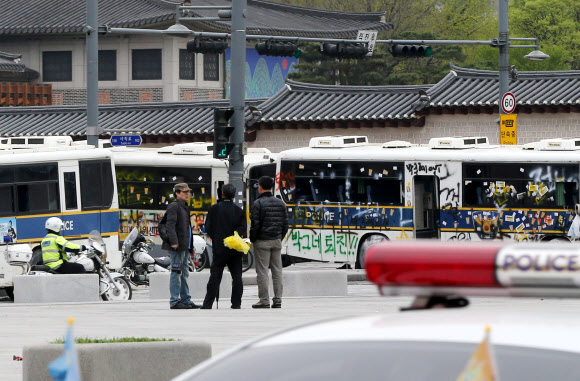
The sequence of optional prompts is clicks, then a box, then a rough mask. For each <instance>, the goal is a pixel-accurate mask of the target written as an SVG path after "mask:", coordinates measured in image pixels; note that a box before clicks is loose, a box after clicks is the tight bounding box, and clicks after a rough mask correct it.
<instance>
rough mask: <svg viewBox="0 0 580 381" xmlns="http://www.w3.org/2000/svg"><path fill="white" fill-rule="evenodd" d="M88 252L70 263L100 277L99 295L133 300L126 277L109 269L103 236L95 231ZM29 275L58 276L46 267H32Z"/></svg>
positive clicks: (73, 257) (75, 256)
mask: <svg viewBox="0 0 580 381" xmlns="http://www.w3.org/2000/svg"><path fill="white" fill-rule="evenodd" d="M88 240H89V244H88V246H87V250H86V251H84V252H79V253H78V254H76V255H71V256H70V259H69V260H70V262H74V263H79V264H81V265H83V267H84V268H85V271H86V272H87V273H96V274H98V275H99V293H100V295H101V298H102V299H103V300H131V297H132V296H133V290H132V289H131V285H130V284H129V281H128V280H127V278H125V276H124V275H123V274H121V273H118V272H111V271H109V269H107V266H106V263H107V248H106V246H105V243H104V242H103V239H102V237H101V234H100V233H99V232H98V231H96V230H93V231H91V232H90V233H89V237H88ZM27 274H28V275H50V274H55V275H58V273H57V272H55V271H53V270H52V269H50V267H48V266H46V265H33V266H30V267H29V269H28V272H27Z"/></svg>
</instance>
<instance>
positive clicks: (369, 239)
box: [355, 234, 387, 269]
mask: <svg viewBox="0 0 580 381" xmlns="http://www.w3.org/2000/svg"><path fill="white" fill-rule="evenodd" d="M386 240H387V237H385V236H384V235H382V234H369V235H367V236H365V237H364V238H363V239H362V243H361V244H360V245H359V247H358V255H357V257H356V264H355V268H357V269H364V268H365V257H366V255H367V250H368V249H369V247H371V246H372V245H376V244H377V243H380V242H383V241H386Z"/></svg>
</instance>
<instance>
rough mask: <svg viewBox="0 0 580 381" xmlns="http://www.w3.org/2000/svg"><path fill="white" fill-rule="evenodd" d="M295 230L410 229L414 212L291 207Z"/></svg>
mask: <svg viewBox="0 0 580 381" xmlns="http://www.w3.org/2000/svg"><path fill="white" fill-rule="evenodd" d="M288 219H289V224H290V226H292V227H312V226H314V227H325V228H343V229H346V228H351V229H375V230H383V229H387V228H398V227H411V226H412V216H411V210H410V209H405V208H402V207H381V206H369V205H360V206H352V205H348V206H344V205H342V204H340V203H333V204H331V205H329V204H311V203H307V202H306V203H299V204H298V205H296V206H295V207H289V208H288Z"/></svg>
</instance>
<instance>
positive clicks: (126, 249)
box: [123, 228, 139, 255]
mask: <svg viewBox="0 0 580 381" xmlns="http://www.w3.org/2000/svg"><path fill="white" fill-rule="evenodd" d="M138 236H139V230H137V228H133V230H131V233H129V234H128V235H127V238H125V242H123V254H125V255H129V253H130V252H131V247H133V242H135V240H136V239H137V237H138Z"/></svg>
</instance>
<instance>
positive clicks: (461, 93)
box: [425, 64, 580, 109]
mask: <svg viewBox="0 0 580 381" xmlns="http://www.w3.org/2000/svg"><path fill="white" fill-rule="evenodd" d="M509 91H510V92H511V93H513V94H514V95H515V97H516V100H517V104H518V106H520V107H526V106H559V105H566V106H574V105H580V71H578V70H576V71H523V72H519V73H518V78H517V79H516V80H514V81H510V86H509ZM427 94H428V95H429V98H430V99H429V103H428V104H426V105H425V106H426V108H427V109H428V108H439V107H462V106H463V107H465V106H468V107H469V106H480V107H493V106H496V107H497V106H498V104H499V73H498V72H497V71H489V70H476V69H464V68H460V67H458V66H455V65H453V64H451V72H450V73H449V74H447V76H445V78H443V79H442V80H441V81H439V83H437V84H436V85H435V86H433V87H432V88H431V89H429V90H428V91H427Z"/></svg>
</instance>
